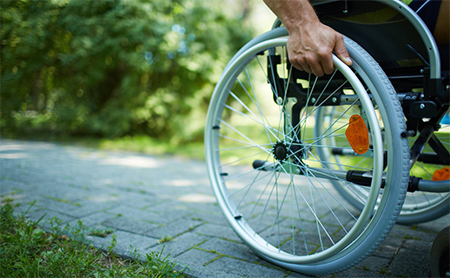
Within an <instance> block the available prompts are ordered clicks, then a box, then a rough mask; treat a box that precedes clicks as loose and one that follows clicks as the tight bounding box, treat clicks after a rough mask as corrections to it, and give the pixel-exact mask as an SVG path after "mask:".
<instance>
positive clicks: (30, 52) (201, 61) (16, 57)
mask: <svg viewBox="0 0 450 278" xmlns="http://www.w3.org/2000/svg"><path fill="white" fill-rule="evenodd" d="M0 5H1V33H0V35H1V46H2V48H1V55H2V61H1V67H0V71H1V121H0V127H1V130H2V132H3V134H5V133H6V134H8V133H14V134H18V133H21V132H37V131H41V132H42V131H44V132H53V133H57V134H69V135H70V134H72V135H73V134H77V135H96V136H107V137H118V136H123V135H133V134H147V135H150V136H152V137H154V138H159V139H164V140H169V139H171V140H174V141H183V140H192V139H194V137H195V136H197V138H201V133H202V131H201V129H202V125H203V123H204V115H205V113H206V110H207V104H208V100H209V97H210V95H211V92H212V90H213V86H214V84H215V83H216V82H217V80H218V78H219V76H220V73H221V71H222V70H223V68H224V67H225V65H226V62H227V61H228V60H229V59H230V57H231V56H232V55H233V53H234V52H235V51H236V50H237V49H238V48H239V47H241V46H242V45H243V44H244V43H245V42H246V41H248V40H249V39H250V37H251V35H252V34H251V29H250V28H249V27H245V26H243V24H242V22H241V21H240V20H239V19H237V18H233V17H232V15H231V14H230V13H226V12H225V11H224V9H223V8H222V7H221V6H220V5H217V1H208V0H171V1H167V0H142V1H137V0H111V1H76V0H73V1H70V0H51V1H25V0H13V1H1V4H0Z"/></svg>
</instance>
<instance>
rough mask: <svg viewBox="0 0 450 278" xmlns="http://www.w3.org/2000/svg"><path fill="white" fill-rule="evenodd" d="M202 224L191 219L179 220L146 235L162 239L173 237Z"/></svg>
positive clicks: (152, 230) (154, 229) (156, 228)
mask: <svg viewBox="0 0 450 278" xmlns="http://www.w3.org/2000/svg"><path fill="white" fill-rule="evenodd" d="M201 224H203V222H201V221H197V220H191V219H180V220H175V221H174V222H171V223H169V224H167V225H164V226H159V227H155V228H153V229H151V230H150V231H148V232H147V233H146V234H147V235H148V236H151V237H156V238H163V237H174V236H177V235H179V234H182V233H185V232H189V231H191V230H193V229H194V228H195V227H196V226H198V225H201Z"/></svg>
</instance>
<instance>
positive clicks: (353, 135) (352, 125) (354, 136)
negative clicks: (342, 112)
mask: <svg viewBox="0 0 450 278" xmlns="http://www.w3.org/2000/svg"><path fill="white" fill-rule="evenodd" d="M345 136H346V137H347V141H348V142H349V143H350V146H351V147H352V149H353V150H354V151H355V153H357V154H364V153H366V152H367V151H368V150H369V132H368V131H367V127H366V123H365V122H364V119H363V118H362V117H361V116H360V115H353V116H351V117H350V120H349V124H348V127H347V130H346V131H345Z"/></svg>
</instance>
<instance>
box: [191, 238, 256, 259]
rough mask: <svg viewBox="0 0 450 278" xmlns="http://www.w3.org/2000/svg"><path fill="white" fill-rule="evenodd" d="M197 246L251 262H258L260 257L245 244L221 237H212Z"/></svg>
mask: <svg viewBox="0 0 450 278" xmlns="http://www.w3.org/2000/svg"><path fill="white" fill-rule="evenodd" d="M197 247H198V248H200V249H205V250H208V251H214V252H216V253H219V254H223V255H227V256H231V257H234V258H236V259H241V260H245V261H250V262H256V261H258V259H259V258H258V256H256V255H255V253H253V252H252V251H251V250H250V249H249V248H248V247H247V246H246V245H245V244H243V243H236V242H231V241H227V240H223V239H220V238H212V239H210V240H208V241H206V242H205V243H203V244H201V245H199V246H197Z"/></svg>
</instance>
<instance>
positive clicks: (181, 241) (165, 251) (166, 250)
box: [147, 232, 209, 257]
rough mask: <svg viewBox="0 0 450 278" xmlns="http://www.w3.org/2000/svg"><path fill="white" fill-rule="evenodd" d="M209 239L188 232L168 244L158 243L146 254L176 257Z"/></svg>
mask: <svg viewBox="0 0 450 278" xmlns="http://www.w3.org/2000/svg"><path fill="white" fill-rule="evenodd" d="M208 239H209V237H206V236H202V235H198V234H196V233H192V232H188V233H185V234H182V235H180V236H177V237H175V238H173V239H172V240H170V241H168V242H163V243H158V245H156V246H154V247H152V248H150V249H148V250H147V251H148V252H152V251H155V252H158V253H160V252H162V256H163V257H165V256H168V255H170V256H171V257H176V256H178V255H180V254H182V253H184V252H186V251H188V250H189V249H191V248H194V247H196V246H198V245H200V244H202V243H203V242H205V241H207V240H208Z"/></svg>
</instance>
